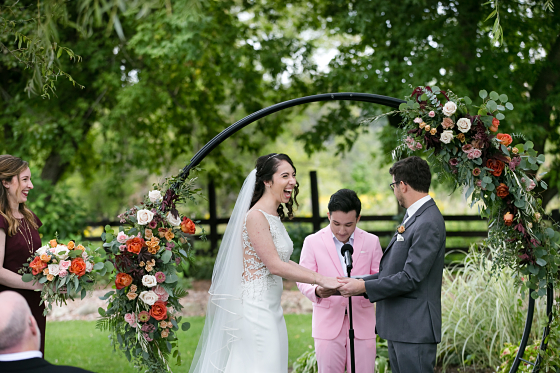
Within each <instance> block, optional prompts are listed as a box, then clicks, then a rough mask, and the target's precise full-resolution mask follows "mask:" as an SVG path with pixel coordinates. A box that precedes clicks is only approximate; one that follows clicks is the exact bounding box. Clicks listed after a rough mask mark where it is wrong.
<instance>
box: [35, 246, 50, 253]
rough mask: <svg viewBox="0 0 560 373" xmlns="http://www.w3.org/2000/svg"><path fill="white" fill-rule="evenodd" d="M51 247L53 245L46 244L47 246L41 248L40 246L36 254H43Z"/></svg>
mask: <svg viewBox="0 0 560 373" xmlns="http://www.w3.org/2000/svg"><path fill="white" fill-rule="evenodd" d="M50 248H51V245H45V246H41V247H40V248H38V249H37V250H36V251H35V254H37V255H43V254H46V253H47V250H48V249H50Z"/></svg>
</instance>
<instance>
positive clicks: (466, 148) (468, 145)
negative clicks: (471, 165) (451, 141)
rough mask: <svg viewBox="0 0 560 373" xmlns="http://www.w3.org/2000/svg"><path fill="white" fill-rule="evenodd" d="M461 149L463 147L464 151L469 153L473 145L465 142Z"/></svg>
mask: <svg viewBox="0 0 560 373" xmlns="http://www.w3.org/2000/svg"><path fill="white" fill-rule="evenodd" d="M461 149H463V151H464V152H465V153H470V152H472V150H473V146H472V145H471V144H465V145H463V147H462V148H461Z"/></svg>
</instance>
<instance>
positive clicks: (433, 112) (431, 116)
mask: <svg viewBox="0 0 560 373" xmlns="http://www.w3.org/2000/svg"><path fill="white" fill-rule="evenodd" d="M428 116H429V117H430V118H433V117H435V116H436V113H435V111H433V110H432V111H430V112H429V113H428Z"/></svg>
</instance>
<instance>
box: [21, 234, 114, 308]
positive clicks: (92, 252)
mask: <svg viewBox="0 0 560 373" xmlns="http://www.w3.org/2000/svg"><path fill="white" fill-rule="evenodd" d="M104 256H105V255H104V253H102V250H101V248H97V249H92V248H90V247H88V246H87V245H86V246H84V245H82V244H77V245H76V242H74V241H69V242H68V243H67V244H66V245H65V244H62V243H59V242H58V238H55V239H52V240H50V241H49V243H48V244H47V245H44V246H41V247H40V248H38V249H37V250H36V251H35V252H34V253H33V255H31V257H30V258H29V259H28V262H29V263H25V264H23V268H22V269H20V271H19V272H20V273H21V274H22V280H23V281H24V282H31V281H33V283H36V282H38V283H40V284H43V288H42V290H41V304H43V302H44V303H45V304H46V307H45V310H44V311H43V314H44V315H47V314H48V313H49V311H51V310H52V305H53V304H58V305H62V304H63V303H64V304H66V301H67V300H69V299H70V300H74V299H75V298H77V297H80V299H84V298H85V297H86V295H87V293H88V291H91V290H93V287H94V286H95V283H96V281H97V279H98V278H99V277H100V276H104V275H105V274H106V273H107V272H111V271H113V265H112V263H111V262H104V259H103V258H104Z"/></svg>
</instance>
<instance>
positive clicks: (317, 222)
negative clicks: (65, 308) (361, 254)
mask: <svg viewBox="0 0 560 373" xmlns="http://www.w3.org/2000/svg"><path fill="white" fill-rule="evenodd" d="M309 178H310V185H311V205H312V209H311V211H312V215H311V217H294V218H293V219H292V220H289V221H286V222H285V224H294V223H311V224H312V226H313V232H316V231H318V230H320V229H321V228H322V227H323V226H325V225H326V224H327V217H326V216H320V214H319V189H318V186H317V184H318V183H317V172H316V171H311V172H310V173H309ZM208 201H209V214H210V218H209V219H201V220H200V224H201V225H205V226H209V229H208V232H207V239H208V241H209V243H210V248H209V250H204V252H201V253H200V254H202V255H210V256H212V255H215V254H216V253H217V250H218V243H219V240H220V239H221V236H222V235H221V234H219V233H218V226H219V225H221V224H227V223H228V221H229V218H220V217H218V214H217V204H216V203H217V198H216V188H215V185H214V182H213V181H210V183H209V185H208ZM443 218H444V219H445V221H446V222H454V221H457V222H468V221H483V220H484V219H482V218H481V217H480V216H478V215H444V216H443ZM548 218H552V219H553V220H555V221H560V213H559V211H558V210H554V211H553V213H552V216H550V217H548ZM371 221H376V222H393V223H394V224H395V225H396V224H398V221H396V220H395V216H394V215H377V216H368V215H366V216H364V215H362V217H361V219H360V222H371ZM119 224H120V223H119V222H118V221H109V220H107V221H99V222H92V223H89V224H88V225H90V226H105V225H111V226H118V225H119ZM310 233H312V232H310ZM371 233H374V234H376V235H377V236H379V237H380V238H382V237H390V236H392V235H393V234H394V233H395V232H394V230H376V231H371ZM487 235H488V231H487V230H461V231H450V230H448V231H447V237H448V238H451V237H462V238H465V239H472V238H479V239H483V238H485V237H487ZM195 237H196V236H195ZM88 239H89V240H91V241H99V240H101V239H100V238H99V237H89V238H88ZM195 239H196V238H195ZM470 241H471V240H468V242H470ZM468 249H469V247H468V246H467V245H464V246H455V247H447V248H446V251H447V252H449V251H454V250H456V251H464V252H466V251H468Z"/></svg>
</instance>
